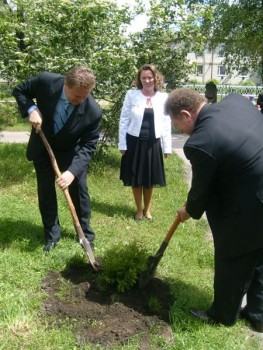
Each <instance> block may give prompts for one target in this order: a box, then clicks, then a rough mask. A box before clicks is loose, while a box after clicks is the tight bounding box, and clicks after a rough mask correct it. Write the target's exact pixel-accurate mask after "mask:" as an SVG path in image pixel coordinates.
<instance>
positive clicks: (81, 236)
mask: <svg viewBox="0 0 263 350" xmlns="http://www.w3.org/2000/svg"><path fill="white" fill-rule="evenodd" d="M39 136H40V137H41V139H42V141H43V143H44V145H45V147H46V149H47V151H48V154H49V157H50V160H51V164H52V167H53V169H54V172H55V174H56V176H57V177H60V176H61V172H60V170H59V167H58V164H57V161H56V158H55V155H54V153H53V151H52V149H51V147H50V144H49V143H48V140H47V139H46V136H45V134H44V133H43V131H42V130H40V131H39ZM63 193H64V196H65V198H66V200H67V203H68V206H69V209H70V213H71V216H72V219H73V223H74V227H75V231H76V233H77V235H78V238H79V243H80V244H81V245H82V246H83V248H84V249H85V251H86V253H87V255H88V257H89V261H90V263H91V265H92V267H93V268H94V270H96V271H97V270H98V268H99V266H98V264H97V262H96V260H95V258H94V255H93V252H92V249H91V246H90V244H89V241H88V240H87V238H86V237H85V235H84V232H83V230H82V228H81V226H80V222H79V219H78V215H77V212H76V209H75V207H74V204H73V202H72V199H71V197H70V194H69V191H68V189H67V188H66V189H64V190H63Z"/></svg>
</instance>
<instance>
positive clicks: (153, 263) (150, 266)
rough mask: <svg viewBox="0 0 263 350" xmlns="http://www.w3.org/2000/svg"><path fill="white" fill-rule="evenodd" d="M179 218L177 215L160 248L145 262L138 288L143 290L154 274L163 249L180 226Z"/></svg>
mask: <svg viewBox="0 0 263 350" xmlns="http://www.w3.org/2000/svg"><path fill="white" fill-rule="evenodd" d="M180 222H181V220H180V216H179V215H177V216H176V218H175V220H174V222H173V224H172V226H171V227H170V229H169V231H168V232H167V234H166V236H165V238H164V240H163V242H162V244H161V246H160V248H159V249H158V250H157V252H156V254H155V256H149V257H148V260H147V263H146V264H147V268H146V270H145V271H143V272H142V273H141V276H140V278H139V288H140V289H142V288H145V287H146V286H147V284H148V283H149V282H150V280H151V279H152V278H153V275H154V273H155V270H156V269H157V266H158V264H159V262H160V260H161V258H162V256H163V254H164V252H165V249H166V248H167V246H168V243H169V241H170V239H171V238H172V236H173V234H174V232H175V230H176V229H177V227H178V225H179V224H180Z"/></svg>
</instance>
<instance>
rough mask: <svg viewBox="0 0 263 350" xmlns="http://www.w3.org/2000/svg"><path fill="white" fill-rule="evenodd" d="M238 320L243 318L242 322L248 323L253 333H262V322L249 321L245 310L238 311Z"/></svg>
mask: <svg viewBox="0 0 263 350" xmlns="http://www.w3.org/2000/svg"><path fill="white" fill-rule="evenodd" d="M240 318H243V319H244V320H246V321H248V322H249V323H250V327H251V329H252V330H253V331H255V332H259V333H263V322H260V321H256V320H253V319H251V318H250V317H249V316H248V313H247V311H246V308H243V309H241V310H240Z"/></svg>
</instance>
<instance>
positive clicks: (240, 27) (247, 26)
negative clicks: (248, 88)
mask: <svg viewBox="0 0 263 350" xmlns="http://www.w3.org/2000/svg"><path fill="white" fill-rule="evenodd" d="M209 4H210V5H211V8H213V17H212V18H210V19H209V20H208V19H207V18H206V19H205V20H204V21H203V32H204V33H205V35H208V38H209V42H210V46H211V47H216V46H219V45H222V47H223V49H224V53H225V57H226V59H225V64H226V66H227V67H228V69H229V70H231V68H234V69H237V70H239V71H240V72H248V71H259V70H260V71H259V74H260V75H261V76H262V81H263V31H262V17H263V1H262V0H235V1H232V0H231V1H230V0H210V1H209Z"/></svg>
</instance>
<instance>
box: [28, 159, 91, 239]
mask: <svg viewBox="0 0 263 350" xmlns="http://www.w3.org/2000/svg"><path fill="white" fill-rule="evenodd" d="M55 156H56V160H57V163H58V166H59V169H60V171H61V172H64V171H66V170H67V169H68V167H69V165H70V163H71V160H72V157H71V156H70V155H68V156H67V155H65V154H63V155H61V154H55ZM33 164H34V168H35V170H36V176H37V192H38V202H39V210H40V214H41V218H42V222H43V226H44V234H45V241H46V242H47V241H54V242H56V241H58V240H59V238H60V234H61V230H60V224H59V218H58V204H57V195H56V185H55V180H56V177H55V173H54V170H53V167H52V164H51V162H50V158H49V155H48V154H47V153H46V152H45V153H43V154H41V155H40V156H39V157H38V158H37V159H35V160H34V161H33ZM68 189H69V194H70V196H71V199H72V201H73V204H74V206H75V209H76V212H77V215H78V218H79V221H80V225H81V227H82V230H83V232H84V234H85V236H86V237H87V239H88V240H89V241H93V240H94V239H95V233H94V232H93V230H92V229H91V227H90V226H89V222H90V217H91V207H90V197H89V193H88V188H87V170H85V171H84V172H83V174H82V175H81V177H80V178H75V179H74V181H73V182H72V184H71V185H70V186H69V188H68ZM69 215H70V214H69Z"/></svg>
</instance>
